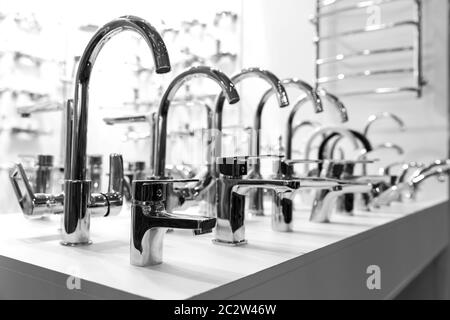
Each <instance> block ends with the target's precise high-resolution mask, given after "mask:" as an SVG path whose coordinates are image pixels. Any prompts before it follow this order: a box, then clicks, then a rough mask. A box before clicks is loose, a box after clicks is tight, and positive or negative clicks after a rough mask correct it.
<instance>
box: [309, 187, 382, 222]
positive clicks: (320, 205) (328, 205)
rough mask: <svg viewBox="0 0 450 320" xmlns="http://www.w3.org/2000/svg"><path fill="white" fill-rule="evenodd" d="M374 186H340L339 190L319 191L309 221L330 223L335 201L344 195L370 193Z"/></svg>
mask: <svg viewBox="0 0 450 320" xmlns="http://www.w3.org/2000/svg"><path fill="white" fill-rule="evenodd" d="M373 189H374V186H373V185H372V184H370V183H348V184H342V185H341V190H333V191H328V192H327V191H321V192H319V193H318V195H319V196H318V197H316V199H315V200H314V203H313V207H312V210H311V215H310V218H309V220H310V221H312V222H320V223H326V222H330V218H331V215H332V213H333V211H335V208H336V201H337V199H339V198H340V197H341V196H343V195H345V194H349V193H350V194H356V193H366V194H367V193H371V192H372V190H373Z"/></svg>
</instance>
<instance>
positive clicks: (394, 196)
mask: <svg viewBox="0 0 450 320" xmlns="http://www.w3.org/2000/svg"><path fill="white" fill-rule="evenodd" d="M449 174H450V166H437V167H433V168H432V169H430V170H426V171H423V173H421V174H418V175H416V176H414V177H412V178H411V180H409V181H405V182H403V183H398V184H396V185H393V186H391V187H390V188H389V189H387V190H383V192H381V193H380V194H379V195H378V197H376V198H375V199H374V200H373V203H372V205H373V207H375V208H380V207H382V206H388V205H390V204H391V203H392V202H393V201H398V199H399V198H401V197H402V195H403V194H404V193H407V194H408V195H409V198H410V199H415V197H416V194H417V191H418V189H419V187H420V185H421V184H422V183H423V182H424V181H426V180H427V179H429V178H432V177H438V178H442V177H444V176H448V175H449Z"/></svg>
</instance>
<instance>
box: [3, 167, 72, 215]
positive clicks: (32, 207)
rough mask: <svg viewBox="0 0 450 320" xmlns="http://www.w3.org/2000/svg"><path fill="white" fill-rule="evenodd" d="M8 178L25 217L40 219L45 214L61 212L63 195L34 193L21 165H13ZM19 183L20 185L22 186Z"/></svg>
mask: <svg viewBox="0 0 450 320" xmlns="http://www.w3.org/2000/svg"><path fill="white" fill-rule="evenodd" d="M9 178H10V181H11V184H12V187H13V189H14V193H15V195H16V197H17V200H18V201H19V205H20V208H21V209H22V212H23V214H24V215H25V217H27V218H40V217H42V216H44V215H46V214H55V213H60V212H62V204H63V202H64V200H63V195H62V194H61V195H59V196H53V195H49V194H45V193H34V192H33V188H32V187H31V184H30V180H29V179H28V177H27V175H26V173H25V169H24V168H23V165H22V164H21V163H17V164H16V165H15V168H14V169H13V170H12V171H11V173H10V175H9ZM20 183H22V186H21V185H20Z"/></svg>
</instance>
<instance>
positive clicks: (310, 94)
mask: <svg viewBox="0 0 450 320" xmlns="http://www.w3.org/2000/svg"><path fill="white" fill-rule="evenodd" d="M281 84H282V85H283V86H284V87H285V88H286V87H294V88H297V89H299V90H301V91H302V92H304V93H305V94H306V97H307V98H308V99H309V100H311V101H312V103H313V106H314V111H315V112H316V113H320V112H322V111H323V107H322V99H321V98H320V96H319V95H318V94H317V92H316V91H315V90H314V88H313V87H312V86H311V85H309V84H308V83H306V82H305V81H302V80H299V79H284V80H282V81H281ZM274 93H275V92H274V90H273V89H270V90H267V91H266V92H265V93H264V95H263V96H262V98H261V100H260V101H259V103H258V107H257V109H256V114H255V119H254V130H255V133H254V134H255V135H254V138H255V139H254V140H255V142H254V153H255V155H256V156H260V155H261V126H262V121H261V119H262V112H263V109H264V106H265V105H266V104H267V102H268V100H269V99H270V97H271V96H272V95H273V94H274ZM280 107H282V106H281V105H280ZM252 177H255V178H262V176H261V168H260V162H259V159H256V163H255V165H254V166H253V170H252V172H251V173H250V178H252ZM263 202H264V201H263V190H262V189H256V190H252V191H251V193H250V196H249V210H250V212H251V213H252V214H254V215H258V216H262V215H264V204H263Z"/></svg>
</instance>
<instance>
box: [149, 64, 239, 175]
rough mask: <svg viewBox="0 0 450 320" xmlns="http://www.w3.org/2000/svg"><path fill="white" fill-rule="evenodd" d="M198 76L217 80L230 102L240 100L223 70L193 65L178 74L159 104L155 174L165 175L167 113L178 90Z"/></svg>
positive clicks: (222, 93)
mask: <svg viewBox="0 0 450 320" xmlns="http://www.w3.org/2000/svg"><path fill="white" fill-rule="evenodd" d="M198 77H206V78H209V79H211V80H213V81H215V82H216V83H217V84H218V85H219V86H220V87H221V88H222V92H221V95H223V96H224V97H226V98H227V100H228V102H229V103H230V104H234V103H237V102H238V101H239V94H238V92H237V91H236V88H235V85H234V83H233V82H232V80H230V79H229V78H228V77H227V76H226V75H225V74H224V73H223V72H221V71H219V70H215V69H212V68H210V67H205V66H199V67H193V68H191V69H189V70H187V71H185V72H183V73H181V74H180V75H178V76H177V77H176V78H175V79H174V80H172V82H171V83H170V84H169V87H168V88H167V90H166V92H165V93H164V95H163V97H162V99H161V103H160V106H159V111H158V116H159V123H157V125H156V130H155V135H156V141H157V144H156V148H157V152H155V153H154V154H155V157H156V158H155V166H156V167H155V175H156V176H158V177H164V175H165V167H166V138H167V115H168V112H169V107H170V105H171V102H172V100H173V99H174V97H175V95H176V93H177V92H178V90H179V89H180V88H181V87H182V86H183V85H184V84H185V83H186V82H187V81H189V80H191V79H193V78H198Z"/></svg>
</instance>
